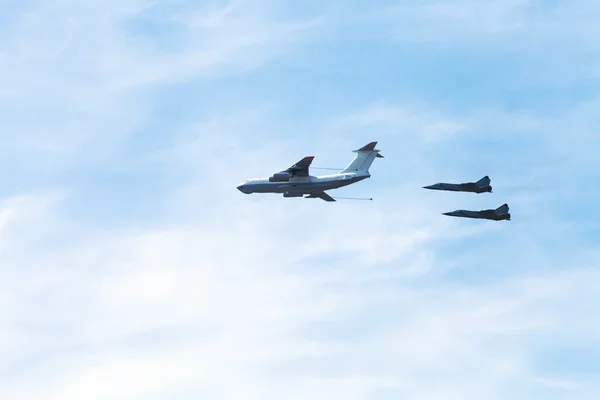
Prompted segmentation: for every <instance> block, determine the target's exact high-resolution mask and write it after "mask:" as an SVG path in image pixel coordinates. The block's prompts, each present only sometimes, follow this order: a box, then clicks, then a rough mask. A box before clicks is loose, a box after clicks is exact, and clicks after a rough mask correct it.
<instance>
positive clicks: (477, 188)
mask: <svg viewBox="0 0 600 400" xmlns="http://www.w3.org/2000/svg"><path fill="white" fill-rule="evenodd" d="M490 183H491V180H490V177H489V176H487V175H486V176H484V177H483V178H481V179H480V180H478V181H477V182H468V183H459V184H456V183H436V184H435V185H431V186H423V189H432V190H447V191H450V192H471V193H477V194H479V193H484V192H490V193H491V192H492V187H491V186H490Z"/></svg>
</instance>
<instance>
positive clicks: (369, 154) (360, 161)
mask: <svg viewBox="0 0 600 400" xmlns="http://www.w3.org/2000/svg"><path fill="white" fill-rule="evenodd" d="M375 145H377V142H371V143H369V144H367V145H365V146H363V147H361V148H360V149H358V150H353V152H354V153H357V154H356V156H355V157H354V160H352V161H351V162H350V164H348V166H347V167H346V168H344V170H343V171H342V172H369V168H370V167H371V164H372V163H373V161H374V160H375V158H383V156H382V155H381V154H379V150H377V149H375Z"/></svg>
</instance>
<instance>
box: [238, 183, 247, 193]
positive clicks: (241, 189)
mask: <svg viewBox="0 0 600 400" xmlns="http://www.w3.org/2000/svg"><path fill="white" fill-rule="evenodd" d="M237 190H239V191H240V192H242V193H245V194H248V191H247V190H246V186H245V185H244V184H241V185H239V186H238V187H237Z"/></svg>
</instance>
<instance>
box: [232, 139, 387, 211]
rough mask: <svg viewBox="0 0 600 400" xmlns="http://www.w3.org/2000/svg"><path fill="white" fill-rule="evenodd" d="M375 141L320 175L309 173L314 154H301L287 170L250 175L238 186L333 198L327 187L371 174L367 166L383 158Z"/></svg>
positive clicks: (244, 189)
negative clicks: (264, 175) (337, 167)
mask: <svg viewBox="0 0 600 400" xmlns="http://www.w3.org/2000/svg"><path fill="white" fill-rule="evenodd" d="M376 144H377V142H371V143H369V144H367V145H365V146H363V147H361V148H360V149H358V150H353V152H355V153H357V154H356V156H355V157H354V159H353V160H352V161H351V162H350V164H348V166H347V167H346V168H344V169H343V170H342V171H340V172H338V173H335V174H330V175H322V176H312V175H310V174H309V167H310V165H311V163H312V161H313V159H314V156H307V157H304V158H303V159H302V160H300V161H298V162H297V163H296V164H294V165H292V166H291V167H289V168H288V169H286V170H283V171H280V172H277V173H275V174H273V176H271V177H270V178H252V179H247V180H246V181H245V182H243V183H241V184H240V185H239V186H238V187H237V188H238V190H239V191H240V192H242V193H246V194H251V193H281V194H283V197H303V196H305V198H309V199H313V198H320V199H323V200H325V201H335V199H334V198H333V197H331V196H330V195H329V194H327V193H325V191H326V190H331V189H338V188H341V187H343V186H348V185H351V184H353V183H356V182H359V181H362V180H363V179H367V178H370V177H371V174H370V173H369V167H370V166H371V164H372V163H373V160H375V158H383V156H382V155H381V154H379V150H377V149H375V145H376Z"/></svg>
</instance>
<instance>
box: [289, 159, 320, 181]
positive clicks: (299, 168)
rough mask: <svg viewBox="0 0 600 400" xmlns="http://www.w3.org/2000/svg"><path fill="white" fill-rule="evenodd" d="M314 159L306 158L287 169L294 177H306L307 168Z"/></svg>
mask: <svg viewBox="0 0 600 400" xmlns="http://www.w3.org/2000/svg"><path fill="white" fill-rule="evenodd" d="M314 158H315V157H314V156H307V157H304V158H303V159H302V160H300V161H298V162H297V163H296V164H294V165H292V166H291V167H289V168H288V169H287V171H288V172H290V173H292V175H294V176H308V168H309V167H310V164H312V161H313V159H314Z"/></svg>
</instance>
